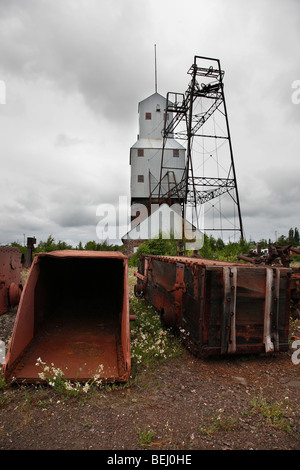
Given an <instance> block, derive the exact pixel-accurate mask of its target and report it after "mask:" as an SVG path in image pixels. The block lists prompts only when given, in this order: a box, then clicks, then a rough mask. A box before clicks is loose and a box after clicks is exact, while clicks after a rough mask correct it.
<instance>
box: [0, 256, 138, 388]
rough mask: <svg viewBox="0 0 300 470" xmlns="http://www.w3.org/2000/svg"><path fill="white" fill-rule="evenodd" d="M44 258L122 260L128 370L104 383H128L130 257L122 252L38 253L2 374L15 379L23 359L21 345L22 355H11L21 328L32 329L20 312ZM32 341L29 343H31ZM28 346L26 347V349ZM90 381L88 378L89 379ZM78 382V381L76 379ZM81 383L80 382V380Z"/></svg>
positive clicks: (124, 348)
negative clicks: (13, 356) (23, 320)
mask: <svg viewBox="0 0 300 470" xmlns="http://www.w3.org/2000/svg"><path fill="white" fill-rule="evenodd" d="M43 258H59V259H68V258H78V259H88V258H89V259H105V258H109V259H118V260H121V261H122V263H123V267H124V280H125V282H124V292H123V305H124V315H123V319H122V321H123V328H124V331H125V333H126V337H127V338H128V341H127V344H123V345H122V346H123V353H124V363H125V364H124V366H125V369H126V372H125V373H124V374H123V375H122V376H118V377H106V378H105V379H103V382H107V383H109V382H127V381H128V380H129V378H130V373H131V351H130V316H129V288H128V257H127V256H125V255H124V254H123V253H121V252H113V251H78V250H59V251H52V252H41V253H36V254H35V256H34V259H33V262H32V265H31V267H30V269H29V272H28V275H27V278H26V281H25V285H24V288H23V291H22V295H21V299H20V303H19V306H18V310H17V315H16V319H15V323H14V328H13V333H12V337H11V340H10V343H9V346H8V350H7V353H6V357H5V362H4V364H3V365H2V374H3V375H4V377H5V378H6V379H7V380H11V379H12V378H13V379H14V377H13V372H14V369H15V366H16V364H18V363H19V362H20V361H21V360H22V357H23V353H22V349H23V347H24V345H21V347H20V350H21V351H20V354H19V355H17V357H16V358H15V359H14V360H12V358H11V353H12V350H13V348H14V343H15V340H16V334H17V332H18V330H20V328H18V325H19V324H20V323H21V325H19V327H21V328H22V327H25V329H26V328H29V329H30V328H31V325H27V324H26V325H23V324H22V323H24V322H22V316H21V314H20V312H21V311H22V307H23V304H24V302H26V298H25V296H26V292H27V290H28V285H30V284H31V283H32V282H33V281H34V279H32V278H33V277H36V276H37V275H38V274H37V273H38V266H39V263H40V260H41V259H43ZM30 342H31V341H29V343H30ZM26 346H27V345H25V348H26ZM87 379H88V378H87ZM14 380H15V379H14ZM76 380H78V379H77V378H76ZM35 381H36V380H31V379H30V380H28V381H27V380H22V382H24V383H26V382H29V383H34V382H35ZM37 381H38V382H43V381H42V380H40V379H39V380H37ZM79 381H80V380H79Z"/></svg>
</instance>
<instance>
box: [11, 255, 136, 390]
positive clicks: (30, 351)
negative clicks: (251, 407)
mask: <svg viewBox="0 0 300 470" xmlns="http://www.w3.org/2000/svg"><path fill="white" fill-rule="evenodd" d="M127 270H128V264H127V257H126V256H124V255H123V254H122V253H119V252H96V251H79V250H78V251H77V250H62V251H56V252H50V253H39V254H36V255H35V257H34V260H33V263H32V265H31V268H30V271H29V274H28V277H27V280H26V283H25V286H24V290H23V294H22V298H21V301H20V304H19V308H18V312H17V317H16V321H15V325H14V329H13V334H12V339H11V342H10V345H9V349H8V352H7V355H6V359H5V363H4V365H3V373H4V375H5V377H6V378H7V380H10V379H11V378H12V377H14V379H15V380H16V381H18V382H20V381H22V382H35V381H40V378H39V375H38V374H39V373H40V372H41V369H40V368H38V367H37V366H36V363H37V359H39V358H40V359H41V360H42V361H43V362H46V363H47V364H48V365H50V364H52V363H53V364H54V365H55V367H57V368H59V369H61V370H62V371H63V373H64V375H65V377H66V378H67V379H69V380H79V381H86V380H89V379H91V378H92V377H93V376H94V375H95V374H96V373H97V371H98V370H99V367H100V366H101V367H103V370H102V372H101V378H102V380H103V381H105V382H114V381H116V382H125V381H127V380H128V379H129V377H130V329H129V295H128V271H127Z"/></svg>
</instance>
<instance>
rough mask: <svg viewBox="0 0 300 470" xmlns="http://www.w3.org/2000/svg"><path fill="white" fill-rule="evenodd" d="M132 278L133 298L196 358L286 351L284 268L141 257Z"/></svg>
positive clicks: (287, 305)
mask: <svg viewBox="0 0 300 470" xmlns="http://www.w3.org/2000/svg"><path fill="white" fill-rule="evenodd" d="M135 275H136V277H137V283H136V285H135V293H136V295H137V296H144V297H145V299H146V300H147V301H149V302H150V303H151V304H152V305H153V306H154V307H155V309H156V310H157V312H158V313H159V314H160V316H161V320H162V323H163V324H164V325H166V326H172V327H176V328H177V329H178V331H180V332H181V335H182V338H183V342H184V343H185V345H186V347H188V348H189V349H190V350H191V351H192V352H193V353H194V354H196V355H198V354H200V355H203V354H217V355H218V354H245V353H250V354H256V353H263V352H267V353H270V352H276V351H286V350H288V331H289V312H290V276H291V270H290V269H289V268H284V267H273V266H254V265H250V264H243V263H230V262H228V263H227V262H221V261H219V262H218V261H211V260H205V259H199V258H188V257H168V256H149V255H141V256H140V261H139V267H138V272H136V273H135Z"/></svg>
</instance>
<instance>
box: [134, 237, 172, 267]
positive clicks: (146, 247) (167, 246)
mask: <svg viewBox="0 0 300 470" xmlns="http://www.w3.org/2000/svg"><path fill="white" fill-rule="evenodd" d="M141 254H144V255H162V256H166V255H169V256H172V255H176V254H177V241H176V240H174V239H168V238H162V237H159V238H156V239H152V240H147V241H146V242H144V243H142V244H141V245H140V246H139V247H138V249H137V251H136V253H134V255H133V256H132V257H131V258H130V259H129V261H128V264H129V266H137V265H138V262H139V256H140V255H141Z"/></svg>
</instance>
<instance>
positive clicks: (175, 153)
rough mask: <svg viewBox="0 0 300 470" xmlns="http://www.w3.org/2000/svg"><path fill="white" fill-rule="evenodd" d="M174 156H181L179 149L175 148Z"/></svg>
mask: <svg viewBox="0 0 300 470" xmlns="http://www.w3.org/2000/svg"><path fill="white" fill-rule="evenodd" d="M173 157H176V158H178V157H179V149H173Z"/></svg>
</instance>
